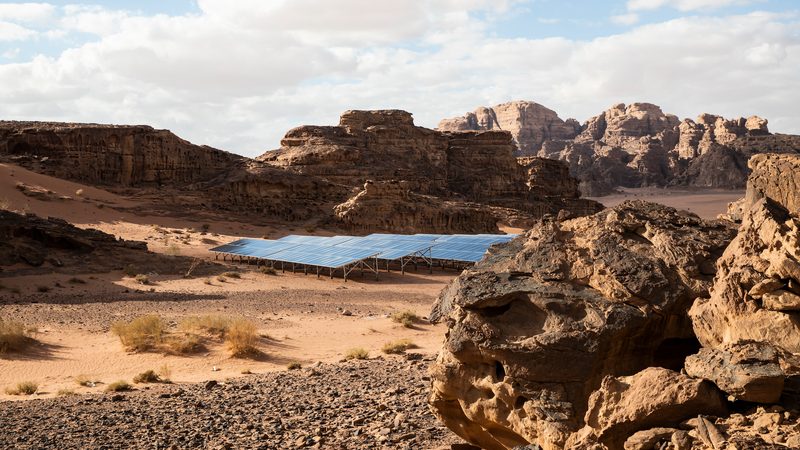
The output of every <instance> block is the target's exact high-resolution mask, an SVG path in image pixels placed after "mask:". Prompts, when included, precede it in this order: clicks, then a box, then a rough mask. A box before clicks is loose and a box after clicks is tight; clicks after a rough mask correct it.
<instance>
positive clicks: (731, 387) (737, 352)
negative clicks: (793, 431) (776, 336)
mask: <svg viewBox="0 0 800 450" xmlns="http://www.w3.org/2000/svg"><path fill="white" fill-rule="evenodd" d="M685 370H686V373H687V374H688V375H689V376H691V377H695V378H703V379H706V380H709V381H711V382H713V383H714V384H716V385H717V387H719V388H720V389H721V390H722V391H723V392H725V393H727V394H730V395H732V396H733V397H735V398H736V399H738V400H743V401H748V402H756V403H775V402H777V401H778V399H780V397H781V392H782V391H783V380H784V374H783V371H782V370H781V367H780V365H779V364H778V353H777V351H776V350H775V348H774V347H772V346H771V345H770V344H768V343H765V342H749V341H739V342H737V343H732V344H726V345H724V346H722V347H721V348H718V349H711V348H704V349H701V350H700V352H699V353H698V354H696V355H691V356H689V357H688V358H686V366H685Z"/></svg>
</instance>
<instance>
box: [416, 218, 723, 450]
mask: <svg viewBox="0 0 800 450" xmlns="http://www.w3.org/2000/svg"><path fill="white" fill-rule="evenodd" d="M733 234H734V231H733V230H732V229H731V228H728V227H726V226H724V225H722V224H721V223H709V222H704V221H702V220H700V219H698V218H697V217H694V216H690V215H683V214H681V213H678V212H677V211H676V210H674V209H671V208H667V207H662V206H658V205H654V204H649V203H645V202H626V203H624V204H622V205H620V206H618V207H616V208H614V209H611V210H607V211H604V212H601V213H598V214H595V215H592V216H589V217H584V218H580V219H574V220H568V221H565V222H562V223H558V222H555V221H543V222H540V223H538V224H536V225H535V226H534V227H533V228H532V229H531V230H530V231H528V232H527V233H526V234H525V235H524V236H522V237H520V238H518V239H516V240H514V241H513V242H511V243H509V244H506V245H504V246H500V247H498V246H496V247H493V248H492V249H490V252H489V256H487V257H486V258H485V259H484V261H483V262H482V263H480V264H479V265H478V266H477V267H476V268H475V269H474V270H467V271H465V272H464V273H463V274H462V275H461V276H460V277H459V278H457V279H456V280H455V281H454V282H453V283H452V284H451V285H450V286H449V287H448V288H447V289H445V291H443V292H442V294H441V295H440V297H439V299H438V300H437V303H436V305H435V307H434V310H433V311H432V313H431V316H430V317H431V320H434V321H437V320H446V321H447V323H448V334H447V339H446V341H445V344H444V347H443V349H442V351H441V353H440V354H439V357H438V358H437V361H436V364H435V365H434V366H433V368H432V386H433V389H432V391H433V392H432V394H431V399H430V403H431V405H432V407H433V410H434V412H435V413H436V414H437V415H438V416H439V417H440V419H441V420H442V421H443V422H444V423H445V424H446V425H447V426H448V427H449V428H450V429H451V430H453V431H455V432H456V433H457V434H458V435H459V436H461V437H463V438H465V439H467V440H469V441H471V442H473V443H475V444H477V445H480V446H482V447H483V448H487V449H506V448H512V447H514V446H516V445H525V444H528V443H533V444H538V445H540V446H542V448H544V449H545V450H552V449H563V448H570V447H565V445H566V442H567V440H568V438H570V436H571V435H572V434H573V433H575V432H577V431H578V430H580V429H581V428H582V427H584V426H585V425H586V419H585V417H587V413H588V411H589V410H590V402H589V399H590V396H591V395H592V393H593V392H595V391H596V390H597V389H599V388H600V387H601V385H602V383H603V380H604V379H606V377H609V376H610V377H621V376H629V375H632V374H635V373H637V372H639V371H641V370H643V369H645V368H647V367H649V366H653V365H655V366H661V367H665V368H668V369H673V370H677V369H680V367H682V365H683V356H686V355H688V354H690V353H692V352H693V351H695V350H696V347H694V344H693V336H692V330H691V325H690V323H689V321H688V319H687V316H686V310H687V309H688V308H689V306H690V305H691V303H692V301H693V300H694V299H695V298H696V297H704V296H707V295H708V289H709V287H710V286H711V283H712V278H713V276H714V272H715V269H714V263H715V261H716V259H717V257H719V255H720V254H721V253H722V250H723V249H724V247H725V245H727V243H728V241H729V240H730V239H731V238H732V236H733ZM712 387H713V386H712ZM703 389H706V388H703ZM712 391H713V389H712ZM704 392H705V391H704ZM656 409H657V408H656ZM654 411H655V409H654ZM685 411H686V413H688V414H690V415H691V414H694V413H697V412H698V411H697V410H696V409H693V408H687V409H686V410H685ZM653 423H654V422H647V425H644V424H643V425H642V427H643V428H638V427H637V426H635V425H631V426H628V425H626V426H625V428H624V429H625V430H626V431H625V432H626V433H627V432H629V431H630V432H634V431H638V429H644V428H645V427H651V426H652V425H653ZM600 435H601V436H602V435H603V432H600ZM614 436H615V437H614V438H613V439H612V440H613V441H614V442H617V441H618V440H619V439H622V438H621V437H619V438H618V437H616V435H614ZM626 437H627V436H626ZM623 441H624V439H623ZM610 448H613V447H610Z"/></svg>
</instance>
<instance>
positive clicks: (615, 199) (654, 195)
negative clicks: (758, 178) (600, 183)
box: [592, 188, 744, 219]
mask: <svg viewBox="0 0 800 450" xmlns="http://www.w3.org/2000/svg"><path fill="white" fill-rule="evenodd" d="M742 197H744V190H735V191H730V190H722V189H713V190H709V189H705V190H687V189H675V188H670V189H658V188H638V189H631V188H625V189H622V193H621V194H614V195H608V196H605V197H593V198H592V200H596V201H598V202H600V203H602V204H603V205H604V206H606V207H608V208H611V207H614V206H616V205H618V204H620V203H622V202H624V201H625V200H647V201H649V202H654V203H661V204H662V205H667V206H671V207H673V208H676V209H683V210H687V211H691V212H693V213H695V214H697V215H698V216H700V217H701V218H703V219H716V218H717V215H718V214H722V213H724V212H726V211H727V209H728V203H730V202H733V201H736V200H739V199H740V198H742Z"/></svg>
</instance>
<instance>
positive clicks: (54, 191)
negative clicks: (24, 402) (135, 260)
mask: <svg viewBox="0 0 800 450" xmlns="http://www.w3.org/2000/svg"><path fill="white" fill-rule="evenodd" d="M18 183H23V184H24V186H19V185H18ZM742 195H743V193H742V192H738V191H737V192H730V191H713V192H697V191H695V192H689V191H675V190H669V191H666V190H652V189H650V190H648V189H638V190H628V191H626V192H625V193H624V194H621V195H615V196H610V197H603V198H598V199H597V200H599V201H600V202H602V203H603V204H605V205H606V206H613V205H615V204H617V203H620V202H622V201H624V200H626V199H632V198H640V199H645V200H649V201H655V202H660V203H664V204H667V205H670V206H674V207H676V208H681V209H688V210H690V211H693V212H695V213H697V214H698V215H700V216H701V217H708V218H712V217H715V216H716V215H717V214H719V213H721V212H724V211H725V209H726V206H727V203H728V202H730V201H733V200H736V199H738V198H740V197H741V196H742ZM0 206H2V207H5V208H8V209H12V210H17V211H26V212H33V213H36V214H38V215H41V216H54V217H60V218H63V219H65V220H67V221H69V222H72V223H74V224H75V225H77V226H80V227H84V228H97V229H100V230H102V231H105V232H108V233H112V234H115V235H117V236H120V237H123V238H125V239H133V240H141V241H145V242H147V243H148V246H149V248H150V249H151V250H153V251H156V252H162V253H168V254H180V255H186V256H197V257H201V258H210V256H209V254H208V251H207V250H208V248H210V247H212V246H216V245H219V244H222V243H226V242H229V241H232V240H234V239H235V238H236V237H239V236H251V237H262V236H266V237H271V238H276V237H280V236H283V235H286V234H292V233H304V231H303V230H302V229H295V228H291V227H288V228H287V227H285V226H281V225H280V224H269V223H267V224H265V225H260V226H255V225H249V224H243V223H239V222H232V221H227V220H219V219H217V220H214V219H213V218H209V217H203V218H202V219H199V218H198V219H197V220H192V219H191V218H189V219H187V218H182V217H175V216H169V215H163V214H159V213H155V212H152V213H151V211H149V210H148V208H147V205H146V204H142V203H140V202H139V201H137V200H132V199H129V198H126V197H123V196H120V195H116V194H114V193H112V192H108V191H104V190H102V189H96V188H91V187H87V186H83V185H81V184H78V183H73V182H69V181H64V180H61V179H57V178H52V177H48V176H44V175H40V174H36V173H33V172H30V171H27V170H25V169H22V168H19V167H16V166H12V165H7V164H0ZM204 225H206V226H205V227H204ZM206 228H207V230H205V229H206ZM504 231H507V232H521V231H523V230H519V229H506V230H504ZM318 234H324V232H321V233H318ZM231 268H232V269H236V270H240V271H241V273H242V277H241V278H240V279H235V278H230V277H228V278H226V279H225V280H224V281H223V280H221V279H218V278H217V277H216V276H214V277H200V278H190V279H183V278H177V277H174V276H173V277H169V276H164V275H160V274H157V273H150V274H148V275H149V276H150V280H151V282H152V283H151V284H149V285H146V286H145V285H140V284H137V283H136V282H135V281H134V280H132V279H130V278H125V277H124V276H123V274H122V273H121V272H112V273H105V274H99V273H98V274H86V275H81V276H80V277H79V278H80V282H75V280H71V278H72V277H71V276H68V275H60V274H51V275H38V276H25V277H16V278H11V277H2V278H0V283H2V286H3V287H4V289H3V288H0V317H2V318H3V319H6V320H16V321H20V322H23V323H25V324H26V325H27V326H30V327H31V328H33V329H35V330H36V332H35V337H36V339H37V340H38V342H40V345H38V346H36V347H35V349H34V351H32V352H28V353H26V354H23V355H15V354H9V355H5V356H4V357H1V358H0V399H20V398H21V397H12V396H9V395H6V394H5V388H6V387H11V386H13V385H15V384H16V383H18V382H21V381H35V382H37V383H38V384H39V393H38V394H37V395H36V396H38V397H48V396H54V395H55V394H56V393H57V392H58V391H59V390H62V389H68V390H73V391H75V392H78V393H81V392H93V391H98V390H100V389H102V386H103V383H109V382H113V381H117V380H127V381H130V380H131V379H132V378H133V377H134V376H135V375H136V374H138V373H140V372H142V371H145V370H149V369H152V370H156V371H159V370H166V371H168V372H169V376H170V378H171V379H172V380H173V381H175V382H197V381H203V380H209V379H217V380H224V379H227V378H230V377H238V376H242V372H248V371H249V372H254V373H261V372H268V371H278V370H286V366H287V364H288V363H290V362H300V363H301V364H311V363H313V362H316V361H321V362H335V361H338V360H340V359H341V358H342V357H343V355H344V354H345V353H346V352H347V351H348V350H349V349H352V348H354V347H363V348H365V349H367V350H369V352H370V355H371V356H373V357H374V356H378V355H380V348H381V347H382V346H383V345H384V344H385V343H387V342H390V341H394V340H397V339H401V338H403V339H410V340H412V341H413V342H414V343H415V344H416V345H418V346H419V349H418V350H416V351H419V352H422V353H426V354H433V353H435V352H436V351H437V350H438V348H439V346H440V345H441V342H442V340H443V335H444V332H445V327H444V325H437V326H431V325H428V324H419V325H417V326H415V327H414V328H405V327H403V326H401V325H398V324H396V323H394V322H392V320H391V319H390V318H389V317H388V315H389V314H390V313H392V312H396V311H404V310H411V311H414V312H415V313H416V314H418V315H419V316H426V315H427V313H428V311H429V309H430V306H431V304H432V303H433V301H434V300H435V298H436V296H437V295H438V293H439V292H440V291H441V289H442V288H443V287H444V286H446V285H447V283H449V282H450V281H451V280H452V279H453V278H454V277H455V276H456V275H457V274H458V273H457V272H456V271H453V270H449V271H441V270H438V269H437V270H436V271H434V273H433V274H429V273H427V272H426V271H420V272H411V273H409V274H406V275H400V274H399V273H396V272H393V273H385V272H383V273H381V275H380V280H379V281H375V280H374V278H373V277H372V276H365V277H364V278H359V277H358V276H356V277H355V279H353V280H351V281H349V282H347V283H345V282H344V281H343V280H342V279H340V278H335V279H333V280H330V279H327V278H324V277H323V278H321V279H317V278H316V277H315V276H313V275H309V276H304V275H303V274H302V273H298V274H292V273H290V272H287V273H278V274H277V275H266V274H262V273H260V272H258V271H256V270H254V269H255V268H254V267H252V266H250V267H247V266H242V267H239V268H235V267H234V266H231ZM42 286H44V287H46V288H47V292H40V291H41V290H43V289H42ZM344 310H347V311H348V312H350V313H352V314H351V315H344V314H343V311H344ZM144 314H158V315H160V316H161V317H163V318H164V319H165V320H167V321H168V322H169V323H170V325H171V327H172V328H175V327H176V325H177V324H178V323H179V322H180V321H181V319H183V318H185V317H188V316H199V315H209V314H211V315H223V316H231V317H245V318H247V319H249V320H251V321H253V322H254V323H256V324H257V326H258V329H259V332H260V333H261V334H262V335H263V337H262V338H261V341H260V342H259V349H260V350H262V351H263V356H262V357H258V358H255V359H241V358H232V357H230V356H229V355H228V352H227V350H226V349H225V347H224V345H223V344H222V343H221V342H216V341H209V342H208V343H207V346H206V347H207V350H206V351H204V352H201V353H198V354H194V355H191V356H175V355H164V354H160V353H128V352H126V351H125V350H124V349H123V348H122V346H121V344H120V342H119V339H118V338H117V337H116V336H115V335H114V334H113V333H112V332H111V331H110V327H111V325H112V324H113V323H114V322H117V321H120V320H130V319H132V318H134V317H136V316H139V315H144ZM77 377H84V378H89V379H93V380H97V381H99V382H101V383H100V384H98V385H97V386H96V387H92V388H87V387H80V386H78V385H77V383H76V381H75V380H76V378H77Z"/></svg>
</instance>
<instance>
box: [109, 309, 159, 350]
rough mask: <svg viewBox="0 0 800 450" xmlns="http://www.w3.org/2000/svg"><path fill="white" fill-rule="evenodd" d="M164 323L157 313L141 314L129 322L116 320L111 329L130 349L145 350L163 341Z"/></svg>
mask: <svg viewBox="0 0 800 450" xmlns="http://www.w3.org/2000/svg"><path fill="white" fill-rule="evenodd" d="M165 328H166V323H164V320H163V319H162V318H161V317H159V316H157V315H147V316H141V317H137V318H135V319H133V320H132V321H130V322H117V323H115V324H114V325H112V326H111V331H112V332H113V333H114V334H116V335H117V336H118V337H119V340H120V341H121V342H122V345H123V346H124V347H125V348H126V349H127V350H130V351H138V352H141V351H146V350H150V349H152V348H155V347H157V346H159V345H161V344H162V343H163V342H164V333H165Z"/></svg>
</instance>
